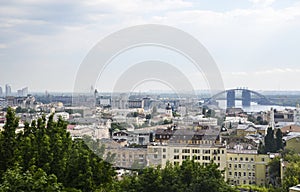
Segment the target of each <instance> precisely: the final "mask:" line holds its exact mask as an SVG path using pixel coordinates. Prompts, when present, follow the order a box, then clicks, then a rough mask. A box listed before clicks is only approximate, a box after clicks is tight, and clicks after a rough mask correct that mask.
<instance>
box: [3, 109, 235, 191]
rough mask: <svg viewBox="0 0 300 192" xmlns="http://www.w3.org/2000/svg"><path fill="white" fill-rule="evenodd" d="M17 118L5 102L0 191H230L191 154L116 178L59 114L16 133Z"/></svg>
mask: <svg viewBox="0 0 300 192" xmlns="http://www.w3.org/2000/svg"><path fill="white" fill-rule="evenodd" d="M18 122H19V119H18V118H17V117H16V115H15V112H14V111H13V110H12V109H11V108H8V110H7V115H6V123H5V125H4V127H3V130H2V131H1V133H0V191H39V192H40V191H66V192H71V191H73V192H77V191H101V192H105V191H115V192H117V191H124V192H125V191H126V192H135V191H136V192H147V191H149V192H150V191H151V192H155V191H170V192H171V191H172V192H174V191H175V192H176V191H178V192H179V191H185V192H189V191H190V192H192V191H200V192H201V191H205V192H210V191H211V192H214V191H221V192H222V191H224V192H225V191H229V192H230V191H235V189H233V188H232V187H230V186H229V185H228V184H227V183H226V182H225V181H224V177H223V173H222V171H220V170H218V167H217V165H216V164H214V163H211V164H209V165H207V166H203V165H200V164H199V163H196V162H194V161H193V160H187V161H185V162H184V163H183V164H182V165H181V166H179V165H171V164H168V165H167V166H166V168H164V169H161V168H159V167H158V168H151V167H150V168H146V169H143V170H140V171H138V173H137V174H131V175H127V176H124V177H123V178H121V179H120V178H119V179H118V178H117V175H116V172H115V170H114V169H113V167H112V166H111V164H109V163H107V162H106V161H104V160H102V159H101V158H100V157H99V156H98V155H96V154H95V153H93V151H91V149H90V148H89V147H88V146H87V145H86V143H85V142H84V141H83V140H72V138H71V136H70V134H69V133H68V132H67V130H66V127H67V122H65V121H63V120H62V119H59V120H58V121H57V122H54V121H53V116H52V115H51V116H50V117H49V119H48V120H46V118H45V117H43V118H40V119H38V120H37V121H33V122H32V123H31V124H30V125H29V124H28V123H25V127H24V130H23V131H20V132H19V133H16V129H17V127H18ZM99 153H103V151H100V152H99Z"/></svg>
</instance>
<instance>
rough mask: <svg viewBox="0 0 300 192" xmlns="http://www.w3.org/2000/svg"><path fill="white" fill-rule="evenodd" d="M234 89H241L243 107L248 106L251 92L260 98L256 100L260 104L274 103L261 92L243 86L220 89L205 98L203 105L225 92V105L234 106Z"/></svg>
mask: <svg viewBox="0 0 300 192" xmlns="http://www.w3.org/2000/svg"><path fill="white" fill-rule="evenodd" d="M236 91H241V92H242V105H243V107H247V106H250V102H251V100H252V98H251V94H253V95H256V96H257V97H258V98H260V100H259V101H258V102H259V104H262V105H276V104H275V103H273V102H272V101H270V100H269V99H268V98H267V97H266V96H264V95H263V94H261V93H258V92H257V91H253V90H249V89H244V88H236V89H228V90H225V91H221V92H219V93H217V94H215V95H213V96H212V97H210V98H209V99H207V100H206V101H205V102H204V104H203V105H207V104H209V103H211V102H212V101H214V100H216V99H217V98H218V97H219V96H220V95H223V94H226V100H227V107H234V106H235V104H234V103H235V100H236V98H235V92H236Z"/></svg>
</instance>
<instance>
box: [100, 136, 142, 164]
mask: <svg viewBox="0 0 300 192" xmlns="http://www.w3.org/2000/svg"><path fill="white" fill-rule="evenodd" d="M100 142H101V144H103V145H104V146H105V154H104V158H105V159H106V160H107V157H109V155H111V156H113V158H111V159H109V160H107V161H108V162H110V163H112V164H113V166H114V167H118V168H124V169H137V168H143V167H145V166H146V165H147V148H129V147H122V146H121V145H120V144H118V143H117V142H115V141H113V140H111V139H101V140H100Z"/></svg>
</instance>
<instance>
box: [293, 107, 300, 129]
mask: <svg viewBox="0 0 300 192" xmlns="http://www.w3.org/2000/svg"><path fill="white" fill-rule="evenodd" d="M294 123H295V124H296V125H300V107H299V104H298V105H297V107H296V109H295V110H294Z"/></svg>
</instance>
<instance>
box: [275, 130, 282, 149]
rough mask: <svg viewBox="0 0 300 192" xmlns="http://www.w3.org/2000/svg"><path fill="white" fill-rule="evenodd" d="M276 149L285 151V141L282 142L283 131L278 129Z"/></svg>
mask: <svg viewBox="0 0 300 192" xmlns="http://www.w3.org/2000/svg"><path fill="white" fill-rule="evenodd" d="M276 149H277V151H279V150H282V149H283V141H282V132H281V129H277V131H276Z"/></svg>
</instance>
